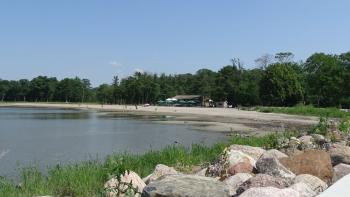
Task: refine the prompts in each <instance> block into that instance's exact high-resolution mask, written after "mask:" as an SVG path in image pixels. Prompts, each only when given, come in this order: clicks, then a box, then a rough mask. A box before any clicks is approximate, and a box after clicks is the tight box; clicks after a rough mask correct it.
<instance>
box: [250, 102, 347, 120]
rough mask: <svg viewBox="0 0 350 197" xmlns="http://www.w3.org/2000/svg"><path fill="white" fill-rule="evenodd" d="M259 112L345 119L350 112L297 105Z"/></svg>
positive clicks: (258, 108)
mask: <svg viewBox="0 0 350 197" xmlns="http://www.w3.org/2000/svg"><path fill="white" fill-rule="evenodd" d="M255 109H256V110H257V111H260V112H265V113H271V112H273V113H284V114H295V115H305V116H317V117H329V118H345V117H348V116H350V112H345V111H341V110H340V109H338V108H317V107H313V106H310V105H296V106H294V107H256V108H255Z"/></svg>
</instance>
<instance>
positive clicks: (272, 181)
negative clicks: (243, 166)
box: [236, 174, 291, 194]
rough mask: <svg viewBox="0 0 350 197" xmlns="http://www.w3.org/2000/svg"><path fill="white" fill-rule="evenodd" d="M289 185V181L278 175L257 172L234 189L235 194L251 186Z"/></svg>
mask: <svg viewBox="0 0 350 197" xmlns="http://www.w3.org/2000/svg"><path fill="white" fill-rule="evenodd" d="M289 185H291V181H289V180H288V179H283V178H279V177H273V176H270V175H267V174H257V175H256V176H254V177H252V178H250V179H248V180H247V181H245V182H244V183H242V184H241V185H240V186H239V187H238V189H237V190H236V192H237V194H241V193H243V192H244V191H246V190H248V189H250V188H253V187H276V188H280V189H283V188H286V187H288V186H289Z"/></svg>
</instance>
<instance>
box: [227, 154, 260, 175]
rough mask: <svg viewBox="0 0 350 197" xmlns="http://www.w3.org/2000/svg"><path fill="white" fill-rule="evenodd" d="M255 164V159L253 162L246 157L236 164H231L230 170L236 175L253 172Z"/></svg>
mask: <svg viewBox="0 0 350 197" xmlns="http://www.w3.org/2000/svg"><path fill="white" fill-rule="evenodd" d="M254 165H255V161H253V162H252V161H251V160H250V158H249V157H244V158H241V159H240V160H239V161H238V162H237V163H235V164H234V165H232V166H229V168H228V172H229V174H231V175H235V174H237V173H251V172H253V168H254Z"/></svg>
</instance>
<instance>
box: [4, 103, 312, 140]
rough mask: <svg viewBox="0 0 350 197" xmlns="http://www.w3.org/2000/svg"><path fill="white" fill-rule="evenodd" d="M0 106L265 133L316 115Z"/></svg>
mask: <svg viewBox="0 0 350 197" xmlns="http://www.w3.org/2000/svg"><path fill="white" fill-rule="evenodd" d="M0 107H43V108H61V109H81V110H100V111H108V112H110V113H118V114H121V113H123V114H130V115H142V116H145V115H155V116H159V115H161V116H166V117H170V118H166V119H165V120H162V121H159V120H156V121H158V122H159V123H162V124H188V125H191V126H193V128H194V129H200V130H205V131H217V132H230V133H231V132H232V133H233V132H235V133H236V132H238V133H249V134H253V135H254V134H257V135H261V134H265V133H266V132H275V131H285V130H305V129H307V128H309V127H311V126H313V125H315V124H317V123H318V118H317V117H310V116H300V115H287V114H277V113H261V112H255V111H243V110H239V109H235V108H200V107H164V106H148V107H144V106H137V109H136V107H135V106H131V105H127V106H126V105H98V104H64V103H60V104H58V103H2V104H0Z"/></svg>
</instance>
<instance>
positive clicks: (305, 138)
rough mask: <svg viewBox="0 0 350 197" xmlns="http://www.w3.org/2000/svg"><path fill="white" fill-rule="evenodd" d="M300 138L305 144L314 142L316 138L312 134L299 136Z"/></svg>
mask: <svg viewBox="0 0 350 197" xmlns="http://www.w3.org/2000/svg"><path fill="white" fill-rule="evenodd" d="M298 139H299V141H300V142H301V143H303V144H312V143H313V141H314V139H313V137H312V136H311V135H303V136H301V137H299V138H298Z"/></svg>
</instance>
